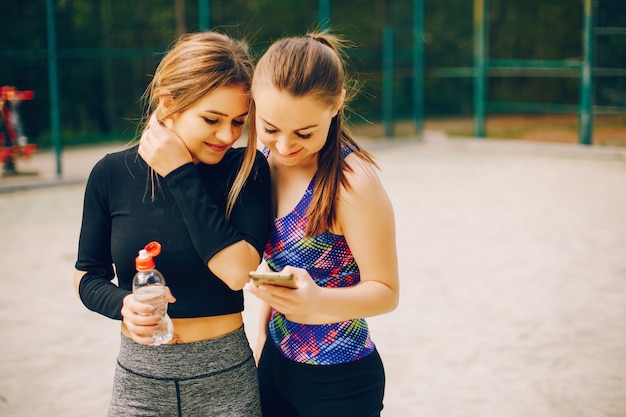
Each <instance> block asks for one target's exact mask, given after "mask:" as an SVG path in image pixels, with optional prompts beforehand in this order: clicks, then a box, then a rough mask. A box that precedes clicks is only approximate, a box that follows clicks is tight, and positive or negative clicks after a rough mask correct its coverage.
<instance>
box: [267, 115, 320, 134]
mask: <svg viewBox="0 0 626 417" xmlns="http://www.w3.org/2000/svg"><path fill="white" fill-rule="evenodd" d="M259 119H261V120H263V122H264V123H267V124H268V125H270V126H272V127H273V128H275V129H278V127H276V126H275V125H273V124H271V123H270V122H268V121H267V120H265V119H264V118H262V117H261V116H259ZM317 126H318V125H310V126H305V127H301V128H300V129H295V130H294V132H298V131H300V130H307V129H311V128H313V127H317Z"/></svg>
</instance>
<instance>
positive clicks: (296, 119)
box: [254, 86, 339, 166]
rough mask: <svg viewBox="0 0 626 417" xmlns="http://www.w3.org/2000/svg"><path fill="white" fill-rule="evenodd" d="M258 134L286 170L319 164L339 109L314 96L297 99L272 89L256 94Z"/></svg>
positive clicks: (258, 91) (264, 89)
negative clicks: (321, 152)
mask: <svg viewBox="0 0 626 417" xmlns="http://www.w3.org/2000/svg"><path fill="white" fill-rule="evenodd" d="M254 100H255V106H256V120H255V123H256V130H257V136H258V138H259V140H260V141H261V142H262V143H263V145H265V146H266V147H267V148H268V149H269V150H270V155H271V157H272V158H274V161H275V162H276V163H278V164H279V165H283V166H309V165H311V164H317V154H318V152H319V151H320V150H321V149H322V148H323V147H324V144H325V143H326V140H327V137H328V131H329V129H330V123H331V121H332V119H333V117H334V116H335V115H336V114H337V109H338V108H339V105H337V106H328V105H327V104H325V103H323V102H322V101H320V100H319V99H317V98H315V96H313V95H308V96H303V97H294V96H293V95H291V94H289V93H287V92H285V91H281V90H279V89H277V88H275V87H272V86H263V87H258V88H256V89H255V91H254Z"/></svg>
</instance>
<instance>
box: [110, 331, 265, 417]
mask: <svg viewBox="0 0 626 417" xmlns="http://www.w3.org/2000/svg"><path fill="white" fill-rule="evenodd" d="M108 415H109V417H121V416H124V417H128V416H151V417H154V416H167V417H176V416H179V417H182V416H186V417H187V416H205V417H210V416H220V417H222V416H232V417H260V416H261V407H260V404H259V387H258V379H257V372H256V366H255V364H254V359H253V358H252V351H251V349H250V345H249V344H248V339H247V338H246V335H245V332H244V329H243V327H241V328H240V329H239V330H237V331H235V332H233V333H229V334H227V335H224V336H220V337H217V338H215V339H211V340H203V341H200V342H194V343H187V344H181V345H161V346H145V345H140V344H138V343H135V342H133V341H132V340H130V339H128V338H126V337H124V336H122V341H121V345H120V353H119V356H118V359H117V367H116V369H115V378H114V381H113V397H112V400H111V407H110V408H109V414H108Z"/></svg>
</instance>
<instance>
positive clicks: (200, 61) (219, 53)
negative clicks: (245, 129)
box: [140, 31, 256, 216]
mask: <svg viewBox="0 0 626 417" xmlns="http://www.w3.org/2000/svg"><path fill="white" fill-rule="evenodd" d="M253 71H254V66H253V63H252V60H251V58H250V55H249V54H248V48H247V47H246V45H245V44H244V43H243V42H240V41H236V40H234V39H232V38H230V37H228V36H227V35H224V34H222V33H218V32H214V31H210V32H201V33H190V34H184V35H182V36H180V37H179V38H178V39H177V41H176V42H175V43H174V44H173V45H172V47H171V48H170V49H169V51H168V52H167V53H166V55H165V56H164V57H163V59H162V60H161V62H160V63H159V65H158V66H157V69H156V71H155V73H154V77H153V78H152V81H151V82H150V84H149V85H148V87H147V88H146V91H145V92H144V94H143V96H142V100H143V101H144V103H146V105H145V107H146V112H145V114H144V118H143V121H142V124H141V125H140V127H141V130H142V131H143V130H144V129H146V128H147V126H148V120H149V119H150V116H151V115H152V113H154V112H156V115H157V118H158V119H159V121H162V120H164V119H166V118H167V117H168V116H170V115H172V114H174V113H177V112H181V111H184V110H186V109H187V108H189V107H191V106H192V105H193V104H194V103H195V102H197V101H198V100H200V99H201V98H203V97H204V96H206V95H207V94H209V93H210V92H212V91H213V90H215V89H217V88H220V87H229V86H236V85H241V86H243V87H244V88H245V89H246V90H248V91H249V90H250V87H251V83H252V74H253ZM162 99H168V106H167V108H165V107H164V106H161V105H160V103H161V102H162ZM248 120H250V119H249V118H248ZM255 151H256V137H255V136H250V135H249V137H248V142H247V145H246V152H245V156H244V161H243V163H242V166H241V168H240V169H239V172H238V173H237V177H236V178H235V181H234V183H233V186H232V187H231V189H230V190H229V193H228V201H227V204H226V215H227V216H229V215H230V213H231V211H232V208H233V206H234V205H235V202H236V200H237V197H238V195H239V192H240V191H241V189H242V188H243V186H244V184H245V182H246V179H247V178H248V175H249V174H250V171H251V169H252V166H253V164H254V158H255ZM155 177H156V174H155V173H151V180H152V181H154V178H155ZM152 193H153V198H154V184H153V189H152Z"/></svg>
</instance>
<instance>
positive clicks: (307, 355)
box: [264, 147, 375, 365]
mask: <svg viewBox="0 0 626 417" xmlns="http://www.w3.org/2000/svg"><path fill="white" fill-rule="evenodd" d="M264 152H265V154H266V156H267V155H268V154H269V152H268V151H267V149H266V150H265V151H264ZM350 152H352V151H351V150H350V149H349V148H346V147H344V148H343V150H342V157H344V158H345V157H346V155H348V154H349V153H350ZM314 186H315V176H314V177H313V179H312V180H311V182H310V183H309V186H308V187H307V189H306V191H305V193H304V196H303V197H302V199H301V200H300V201H299V202H298V204H297V205H296V207H295V208H294V209H293V211H291V212H290V213H288V214H287V215H286V216H284V217H281V218H277V219H274V222H273V227H272V229H271V234H270V238H269V240H268V242H267V245H266V246H265V254H264V257H265V260H266V261H267V264H268V265H269V266H270V268H271V269H273V270H275V271H280V270H282V269H283V268H284V267H286V266H287V265H291V266H295V267H298V268H304V269H306V270H307V271H308V273H309V275H311V278H313V280H314V281H315V283H316V284H317V285H319V286H321V287H333V288H338V287H349V286H352V285H355V284H357V283H358V282H359V281H360V272H359V267H358V265H357V264H356V261H355V260H354V256H353V255H352V252H351V251H350V248H349V247H348V245H347V243H346V240H345V238H344V237H343V236H338V235H335V234H332V233H330V232H328V231H327V232H324V233H323V234H321V235H319V236H315V237H305V236H304V231H305V229H306V225H307V221H308V217H307V216H306V212H307V209H308V207H309V205H310V204H311V199H312V196H313V189H314ZM269 336H270V337H271V338H272V340H273V342H274V344H275V345H276V347H277V348H278V349H279V350H280V352H282V354H283V355H284V356H285V357H287V358H289V359H291V360H293V361H296V362H301V363H306V364H313V365H333V364H339V363H346V362H351V361H355V360H359V359H361V358H363V357H365V356H367V355H369V354H370V353H372V352H373V351H374V349H375V345H374V343H373V342H372V340H371V338H370V332H369V329H368V326H367V322H366V321H365V319H362V318H357V319H352V320H348V321H344V322H339V323H331V324H320V325H310V324H299V323H294V322H291V321H289V320H287V319H286V318H285V316H284V315H283V314H281V313H279V312H277V311H276V310H273V309H272V313H271V318H270V322H269Z"/></svg>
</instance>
